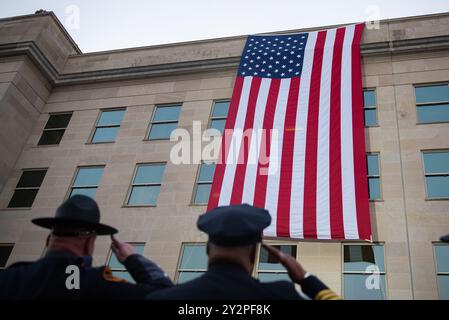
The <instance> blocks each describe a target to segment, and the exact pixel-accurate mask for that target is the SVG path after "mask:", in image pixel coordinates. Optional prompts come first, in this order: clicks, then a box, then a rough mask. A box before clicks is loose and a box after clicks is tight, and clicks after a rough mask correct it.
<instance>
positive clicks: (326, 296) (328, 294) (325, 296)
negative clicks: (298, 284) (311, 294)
mask: <svg viewBox="0 0 449 320" xmlns="http://www.w3.org/2000/svg"><path fill="white" fill-rule="evenodd" d="M315 300H341V297H340V296H339V295H338V294H336V293H335V292H333V291H332V290H330V289H324V290H321V291H320V292H318V293H317V295H316V296H315Z"/></svg>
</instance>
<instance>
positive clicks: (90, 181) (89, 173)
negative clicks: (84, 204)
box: [69, 166, 104, 199]
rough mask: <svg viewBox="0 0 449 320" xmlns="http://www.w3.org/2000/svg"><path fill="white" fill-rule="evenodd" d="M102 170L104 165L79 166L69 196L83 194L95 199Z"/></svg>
mask: <svg viewBox="0 0 449 320" xmlns="http://www.w3.org/2000/svg"><path fill="white" fill-rule="evenodd" d="M103 171H104V166H98V167H79V168H78V172H77V173H76V177H75V180H74V181H73V185H72V188H71V190H70V194H69V197H71V196H73V195H75V194H84V195H86V196H89V197H91V198H93V199H95V196H96V194H97V189H98V185H99V184H100V180H101V176H102V175H103Z"/></svg>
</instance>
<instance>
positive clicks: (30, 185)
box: [8, 169, 47, 208]
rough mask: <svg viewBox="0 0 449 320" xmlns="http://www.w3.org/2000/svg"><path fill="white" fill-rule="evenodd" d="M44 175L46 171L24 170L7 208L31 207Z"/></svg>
mask: <svg viewBox="0 0 449 320" xmlns="http://www.w3.org/2000/svg"><path fill="white" fill-rule="evenodd" d="M46 173H47V169H40V170H24V171H23V172H22V176H21V177H20V180H19V182H18V183H17V186H16V189H15V190H14V194H13V196H12V198H11V200H10V201H9V204H8V208H29V207H31V206H32V205H33V202H34V199H35V198H36V195H37V192H38V191H39V188H40V186H41V184H42V181H43V180H44V177H45V174H46Z"/></svg>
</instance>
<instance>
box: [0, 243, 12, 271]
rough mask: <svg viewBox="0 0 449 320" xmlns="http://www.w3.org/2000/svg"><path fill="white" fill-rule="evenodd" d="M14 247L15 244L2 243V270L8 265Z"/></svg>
mask: <svg viewBox="0 0 449 320" xmlns="http://www.w3.org/2000/svg"><path fill="white" fill-rule="evenodd" d="M13 248H14V245H13V244H4V243H0V270H2V269H4V268H5V267H6V263H7V262H8V259H9V256H10V255H11V252H12V249H13Z"/></svg>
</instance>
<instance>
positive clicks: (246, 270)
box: [148, 205, 339, 300]
mask: <svg viewBox="0 0 449 320" xmlns="http://www.w3.org/2000/svg"><path fill="white" fill-rule="evenodd" d="M270 223H271V217H270V214H269V213H268V211H266V210H264V209H258V208H255V207H252V206H249V205H236V206H225V207H218V208H216V209H213V210H211V211H209V212H207V213H205V214H203V215H201V216H200V217H199V219H198V223H197V226H198V228H199V229H200V230H202V231H204V232H206V233H207V234H208V235H209V241H208V243H207V254H208V256H209V262H208V264H209V266H208V270H207V272H206V273H205V274H203V275H202V276H200V277H198V278H196V279H194V280H192V281H189V282H186V283H183V284H180V285H177V286H175V287H172V288H169V289H165V290H161V291H158V292H155V293H153V294H150V295H149V296H148V298H149V299H157V300H165V299H169V300H184V299H187V300H189V299H192V300H236V299H261V300H266V299H290V300H300V299H307V298H311V299H339V297H338V296H337V295H336V294H335V293H334V292H332V291H331V290H329V288H327V287H326V285H324V284H323V283H322V282H321V281H320V280H319V279H318V278H317V277H315V276H313V275H311V274H309V273H307V272H305V270H304V269H303V268H302V266H301V265H300V264H299V263H298V262H297V261H296V260H295V259H294V258H293V257H291V256H288V255H285V254H283V253H282V252H280V251H279V250H277V249H275V248H274V247H271V246H265V248H266V249H267V250H268V251H269V253H270V254H272V255H274V256H275V257H277V259H278V260H279V261H280V263H282V264H283V265H284V266H285V268H286V269H287V271H288V273H289V275H290V278H291V279H292V281H293V282H294V283H297V284H299V285H300V286H301V288H302V292H303V294H300V293H299V292H298V291H297V290H296V288H295V286H294V284H293V283H292V282H289V281H274V282H267V283H262V282H260V281H259V280H257V279H254V278H253V277H252V276H251V274H252V271H253V269H254V264H255V262H256V248H257V246H256V245H257V243H259V242H261V240H262V231H263V229H265V228H266V227H267V226H269V225H270ZM304 294H305V295H306V296H307V297H306V296H304Z"/></svg>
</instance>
